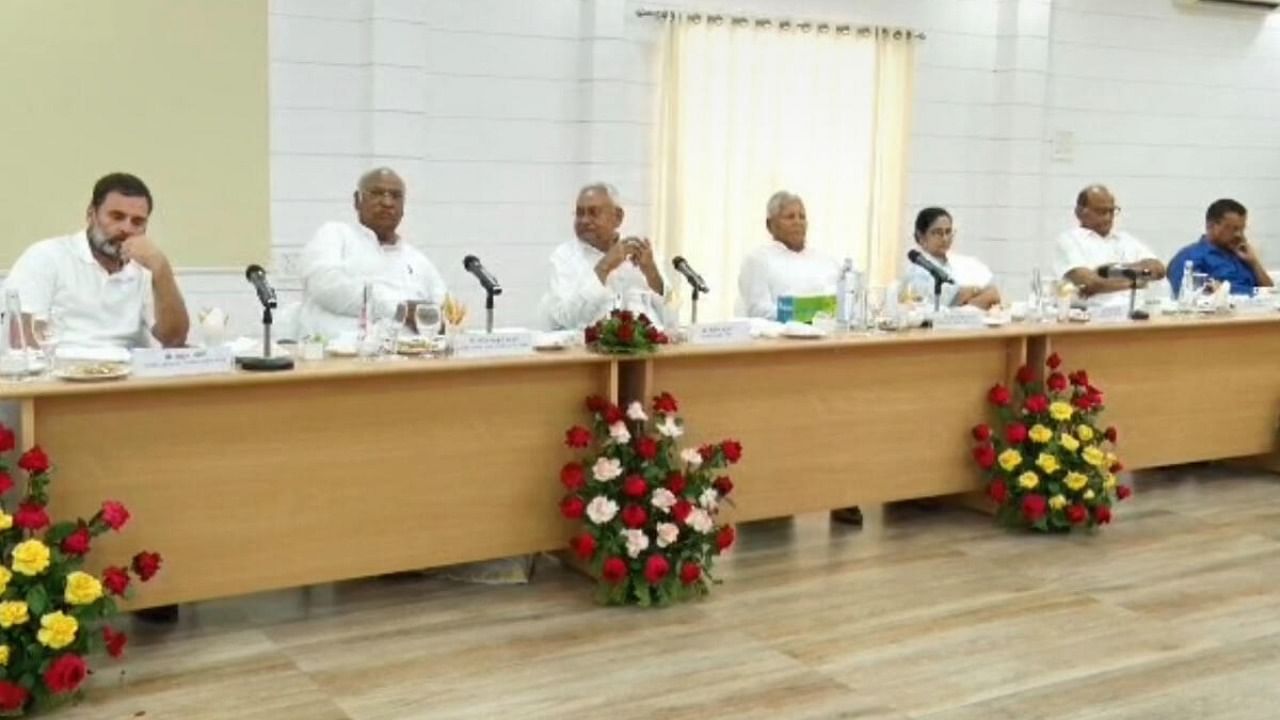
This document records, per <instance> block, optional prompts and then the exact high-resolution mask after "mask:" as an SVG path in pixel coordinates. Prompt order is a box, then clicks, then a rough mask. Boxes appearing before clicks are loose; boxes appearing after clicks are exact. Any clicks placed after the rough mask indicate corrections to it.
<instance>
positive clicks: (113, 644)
mask: <svg viewBox="0 0 1280 720" xmlns="http://www.w3.org/2000/svg"><path fill="white" fill-rule="evenodd" d="M102 639H103V640H105V641H106V643H107V654H108V655H110V656H111V657H113V658H118V657H120V656H121V655H123V654H124V646H125V643H127V642H129V638H127V637H125V634H124V633H122V632H116V631H115V630H113V629H111V626H110V625H103V626H102Z"/></svg>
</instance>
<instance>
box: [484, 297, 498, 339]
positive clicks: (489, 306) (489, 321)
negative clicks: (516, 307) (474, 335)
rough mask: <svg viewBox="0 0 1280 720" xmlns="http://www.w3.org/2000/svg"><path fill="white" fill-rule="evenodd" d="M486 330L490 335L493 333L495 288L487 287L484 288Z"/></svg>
mask: <svg viewBox="0 0 1280 720" xmlns="http://www.w3.org/2000/svg"><path fill="white" fill-rule="evenodd" d="M484 294H485V298H484V331H485V333H486V334H488V335H492V334H493V296H494V295H495V294H496V293H494V292H493V288H490V287H485V289H484Z"/></svg>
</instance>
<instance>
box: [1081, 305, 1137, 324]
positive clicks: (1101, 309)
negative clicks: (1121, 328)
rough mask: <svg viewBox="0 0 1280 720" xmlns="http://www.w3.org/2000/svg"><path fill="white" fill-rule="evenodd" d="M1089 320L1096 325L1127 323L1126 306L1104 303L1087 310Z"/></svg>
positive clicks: (1127, 307)
mask: <svg viewBox="0 0 1280 720" xmlns="http://www.w3.org/2000/svg"><path fill="white" fill-rule="evenodd" d="M1089 319H1090V320H1092V321H1093V322H1096V323H1122V322H1128V321H1129V306H1128V304H1124V305H1121V304H1120V303H1106V304H1104V305H1097V306H1094V307H1091V308H1089Z"/></svg>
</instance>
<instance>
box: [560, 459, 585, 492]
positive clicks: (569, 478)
mask: <svg viewBox="0 0 1280 720" xmlns="http://www.w3.org/2000/svg"><path fill="white" fill-rule="evenodd" d="M560 484H561V485H564V488H565V489H566V490H568V491H569V492H578V491H579V490H581V489H582V488H583V487H584V486H585V485H586V484H587V471H586V470H583V469H582V465H581V464H579V463H565V466H564V467H562V468H560Z"/></svg>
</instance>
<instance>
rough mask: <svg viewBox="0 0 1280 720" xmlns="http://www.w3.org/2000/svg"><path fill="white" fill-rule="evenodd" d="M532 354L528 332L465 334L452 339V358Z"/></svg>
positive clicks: (505, 331)
mask: <svg viewBox="0 0 1280 720" xmlns="http://www.w3.org/2000/svg"><path fill="white" fill-rule="evenodd" d="M532 354H533V333H532V332H530V331H528V330H495V331H493V332H492V333H485V332H466V333H461V334H460V335H458V336H457V337H455V338H454V339H453V355H454V357H460V358H485V357H514V356H517V355H532Z"/></svg>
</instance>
